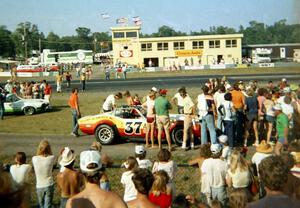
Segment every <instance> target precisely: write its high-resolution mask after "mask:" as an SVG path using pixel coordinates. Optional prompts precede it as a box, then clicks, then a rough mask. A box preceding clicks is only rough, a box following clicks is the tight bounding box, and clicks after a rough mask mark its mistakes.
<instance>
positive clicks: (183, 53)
mask: <svg viewBox="0 0 300 208" xmlns="http://www.w3.org/2000/svg"><path fill="white" fill-rule="evenodd" d="M202 53H203V51H202V50H198V49H197V50H177V51H175V56H177V57H182V56H202Z"/></svg>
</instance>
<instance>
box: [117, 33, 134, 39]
mask: <svg viewBox="0 0 300 208" xmlns="http://www.w3.org/2000/svg"><path fill="white" fill-rule="evenodd" d="M125 34H126V38H136V37H137V32H126V33H125V32H114V38H125Z"/></svg>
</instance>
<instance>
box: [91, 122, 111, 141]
mask: <svg viewBox="0 0 300 208" xmlns="http://www.w3.org/2000/svg"><path fill="white" fill-rule="evenodd" d="M95 137H96V140H97V141H98V142H100V143H101V144H112V143H114V141H115V131H114V129H113V128H112V127H111V126H109V125H106V124H102V125H100V126H98V127H97V129H96V132H95Z"/></svg>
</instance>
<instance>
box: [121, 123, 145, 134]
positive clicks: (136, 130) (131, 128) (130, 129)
mask: <svg viewBox="0 0 300 208" xmlns="http://www.w3.org/2000/svg"><path fill="white" fill-rule="evenodd" d="M142 123H143V122H126V124H125V133H126V134H141V126H142Z"/></svg>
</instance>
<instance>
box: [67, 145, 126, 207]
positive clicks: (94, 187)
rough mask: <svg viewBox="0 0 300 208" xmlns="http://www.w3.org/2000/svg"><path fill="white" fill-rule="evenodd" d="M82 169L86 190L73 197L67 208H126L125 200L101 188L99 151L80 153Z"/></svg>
mask: <svg viewBox="0 0 300 208" xmlns="http://www.w3.org/2000/svg"><path fill="white" fill-rule="evenodd" d="M80 170H81V172H82V173H83V174H84V176H85V179H86V184H85V188H84V190H82V191H81V192H80V193H79V194H77V195H75V196H73V197H71V198H70V199H69V200H68V202H67V206H66V207H67V208H77V207H78V208H81V207H84V208H95V207H101V208H126V207H127V206H126V204H125V203H124V201H123V200H122V199H121V198H120V197H119V196H118V195H117V194H115V193H113V192H110V191H104V190H102V189H100V188H99V180H100V178H101V176H102V171H101V170H102V163H101V155H100V153H99V152H98V151H95V150H87V151H83V152H81V153H80Z"/></svg>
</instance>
